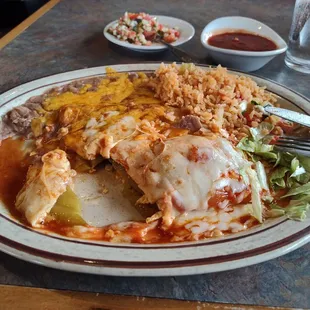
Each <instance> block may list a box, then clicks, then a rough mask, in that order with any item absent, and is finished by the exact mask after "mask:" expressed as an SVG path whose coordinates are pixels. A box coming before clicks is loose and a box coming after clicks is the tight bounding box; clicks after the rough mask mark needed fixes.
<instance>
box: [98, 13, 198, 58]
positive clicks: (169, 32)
mask: <svg viewBox="0 0 310 310" xmlns="http://www.w3.org/2000/svg"><path fill="white" fill-rule="evenodd" d="M103 33H104V36H105V37H106V39H107V40H109V41H110V42H112V43H115V44H117V45H120V46H122V47H126V48H129V49H132V50H135V51H141V52H147V51H152V52H154V51H161V50H164V49H166V48H167V46H165V45H164V44H162V43H160V42H158V39H161V40H163V41H165V42H167V43H170V44H172V45H174V46H177V45H181V44H183V43H185V42H187V41H189V40H190V39H191V38H192V37H193V36H194V34H195V29H194V27H193V26H192V25H191V24H190V23H188V22H186V21H184V20H181V19H178V18H175V17H169V16H161V15H149V14H146V13H128V12H126V13H125V14H124V15H123V16H122V17H121V18H119V19H118V20H115V21H113V22H111V23H109V24H108V25H107V26H106V27H105V28H104V30H103Z"/></svg>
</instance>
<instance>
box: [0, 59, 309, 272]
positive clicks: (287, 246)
mask: <svg viewBox="0 0 310 310" xmlns="http://www.w3.org/2000/svg"><path fill="white" fill-rule="evenodd" d="M158 65H159V64H131V65H117V66H113V68H114V69H116V70H117V71H120V72H134V71H153V70H155V69H156V68H157V67H158ZM105 69H106V67H97V68H91V69H83V70H77V71H71V72H67V73H62V74H57V75H53V76H50V77H46V78H42V79H39V80H36V81H33V82H30V83H27V84H24V85H21V86H18V87H16V88H14V89H12V90H9V91H8V92H6V93H4V94H2V95H1V96H0V115H2V114H3V113H5V112H7V111H8V110H10V109H12V108H13V107H15V106H18V105H20V104H22V103H24V102H25V101H26V100H27V99H28V98H29V97H31V96H35V95H38V94H41V93H43V92H44V91H46V90H47V89H49V88H51V87H54V86H57V85H62V84H65V83H68V82H70V81H72V80H75V79H80V78H87V77H92V76H98V75H105ZM248 76H250V75H248ZM250 77H252V78H253V79H254V80H255V81H256V82H257V83H258V84H259V85H265V86H266V87H267V89H268V90H269V91H271V92H273V93H275V94H277V95H278V96H280V97H281V98H279V101H280V102H281V104H282V106H284V107H286V108H291V109H294V110H303V111H305V112H307V113H309V112H310V102H309V101H308V100H307V99H306V98H305V97H303V96H301V95H299V94H297V93H296V92H294V91H292V90H289V89H288V88H286V87H284V86H281V85H279V84H276V83H274V82H271V81H269V80H266V79H262V78H259V77H255V76H250ZM102 177H105V176H102ZM83 184H85V182H84V183H83ZM90 187H93V185H92V184H91V183H89V185H88V186H86V188H84V190H85V191H87V190H89V188H90ZM100 205H101V206H102V205H105V208H102V207H100V208H96V206H95V205H93V206H84V207H83V212H84V214H85V216H86V217H88V220H89V221H91V220H92V219H93V220H94V219H96V223H94V224H96V225H100V224H102V223H103V221H104V219H105V215H104V210H106V209H108V210H111V209H109V207H111V206H116V205H120V209H119V212H114V213H113V212H112V214H111V218H110V220H111V221H119V220H126V219H127V218H128V213H130V212H128V210H126V202H125V201H123V200H113V199H111V197H110V198H109V197H108V198H107V199H106V200H105V201H100ZM84 208H85V210H84ZM91 208H93V209H91ZM124 210H125V211H124ZM96 212H97V213H96ZM308 241H310V220H309V218H308V219H307V220H305V221H304V222H294V221H290V220H287V219H286V218H283V217H282V218H277V219H273V220H268V221H266V222H265V223H264V224H263V225H260V226H257V227H255V228H253V229H250V230H248V231H246V232H242V233H238V234H234V235H231V236H227V237H223V238H216V239H209V240H204V241H199V242H185V243H173V244H153V245H145V244H142V245H139V244H113V243H108V242H95V241H88V240H81V239H70V238H66V237H63V236H60V235H56V234H52V233H46V232H44V231H40V230H34V229H31V228H29V227H26V226H24V225H23V224H21V223H19V222H18V221H17V220H15V219H14V218H12V217H11V216H10V214H9V212H8V210H7V209H6V208H5V206H4V205H3V204H2V203H1V202H0V244H1V250H2V251H4V252H6V253H8V254H11V255H13V256H15V257H18V258H20V259H23V260H27V261H30V262H33V263H37V264H41V265H44V266H48V267H53V268H57V269H63V270H70V271H76V272H85V273H94V274H104V275H117V276H177V275H189V274H202V273H208V272H216V271H224V270H229V269H235V268H239V267H244V266H248V265H252V264H257V263H260V262H263V261H266V260H269V259H272V258H275V257H278V256H280V255H283V254H286V253H288V252H290V251H293V250H295V249H297V248H298V247H300V246H302V245H304V244H305V243H307V242H308Z"/></svg>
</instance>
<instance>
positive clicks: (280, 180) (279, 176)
mask: <svg viewBox="0 0 310 310" xmlns="http://www.w3.org/2000/svg"><path fill="white" fill-rule="evenodd" d="M288 171H289V169H288V168H287V167H279V168H277V169H276V170H274V171H273V172H272V173H271V175H270V178H269V182H270V184H271V185H272V186H273V187H275V185H276V186H278V187H280V188H285V186H286V184H285V179H284V177H285V175H286V173H287V172H288Z"/></svg>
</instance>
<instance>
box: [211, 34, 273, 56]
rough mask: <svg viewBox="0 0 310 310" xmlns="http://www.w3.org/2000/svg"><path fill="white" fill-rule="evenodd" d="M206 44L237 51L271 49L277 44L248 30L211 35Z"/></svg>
mask: <svg viewBox="0 0 310 310" xmlns="http://www.w3.org/2000/svg"><path fill="white" fill-rule="evenodd" d="M208 44H210V45H212V46H215V47H220V48H225V49H230V50H237V51H251V52H265V51H273V50H276V49H277V48H278V47H277V45H276V44H275V43H274V42H273V41H271V40H269V39H267V38H264V37H261V36H259V35H257V34H254V33H250V32H242V31H236V32H225V33H221V34H217V35H213V36H211V37H210V38H209V39H208Z"/></svg>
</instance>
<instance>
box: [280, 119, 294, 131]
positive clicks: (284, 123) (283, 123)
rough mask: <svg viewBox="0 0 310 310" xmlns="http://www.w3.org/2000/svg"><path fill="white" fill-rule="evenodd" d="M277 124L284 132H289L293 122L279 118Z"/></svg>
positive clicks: (291, 129)
mask: <svg viewBox="0 0 310 310" xmlns="http://www.w3.org/2000/svg"><path fill="white" fill-rule="evenodd" d="M277 125H278V126H280V127H281V128H282V129H283V131H284V133H286V134H290V133H291V132H292V131H293V129H294V124H293V123H290V122H288V121H285V120H280V121H279V122H278V123H277Z"/></svg>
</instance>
